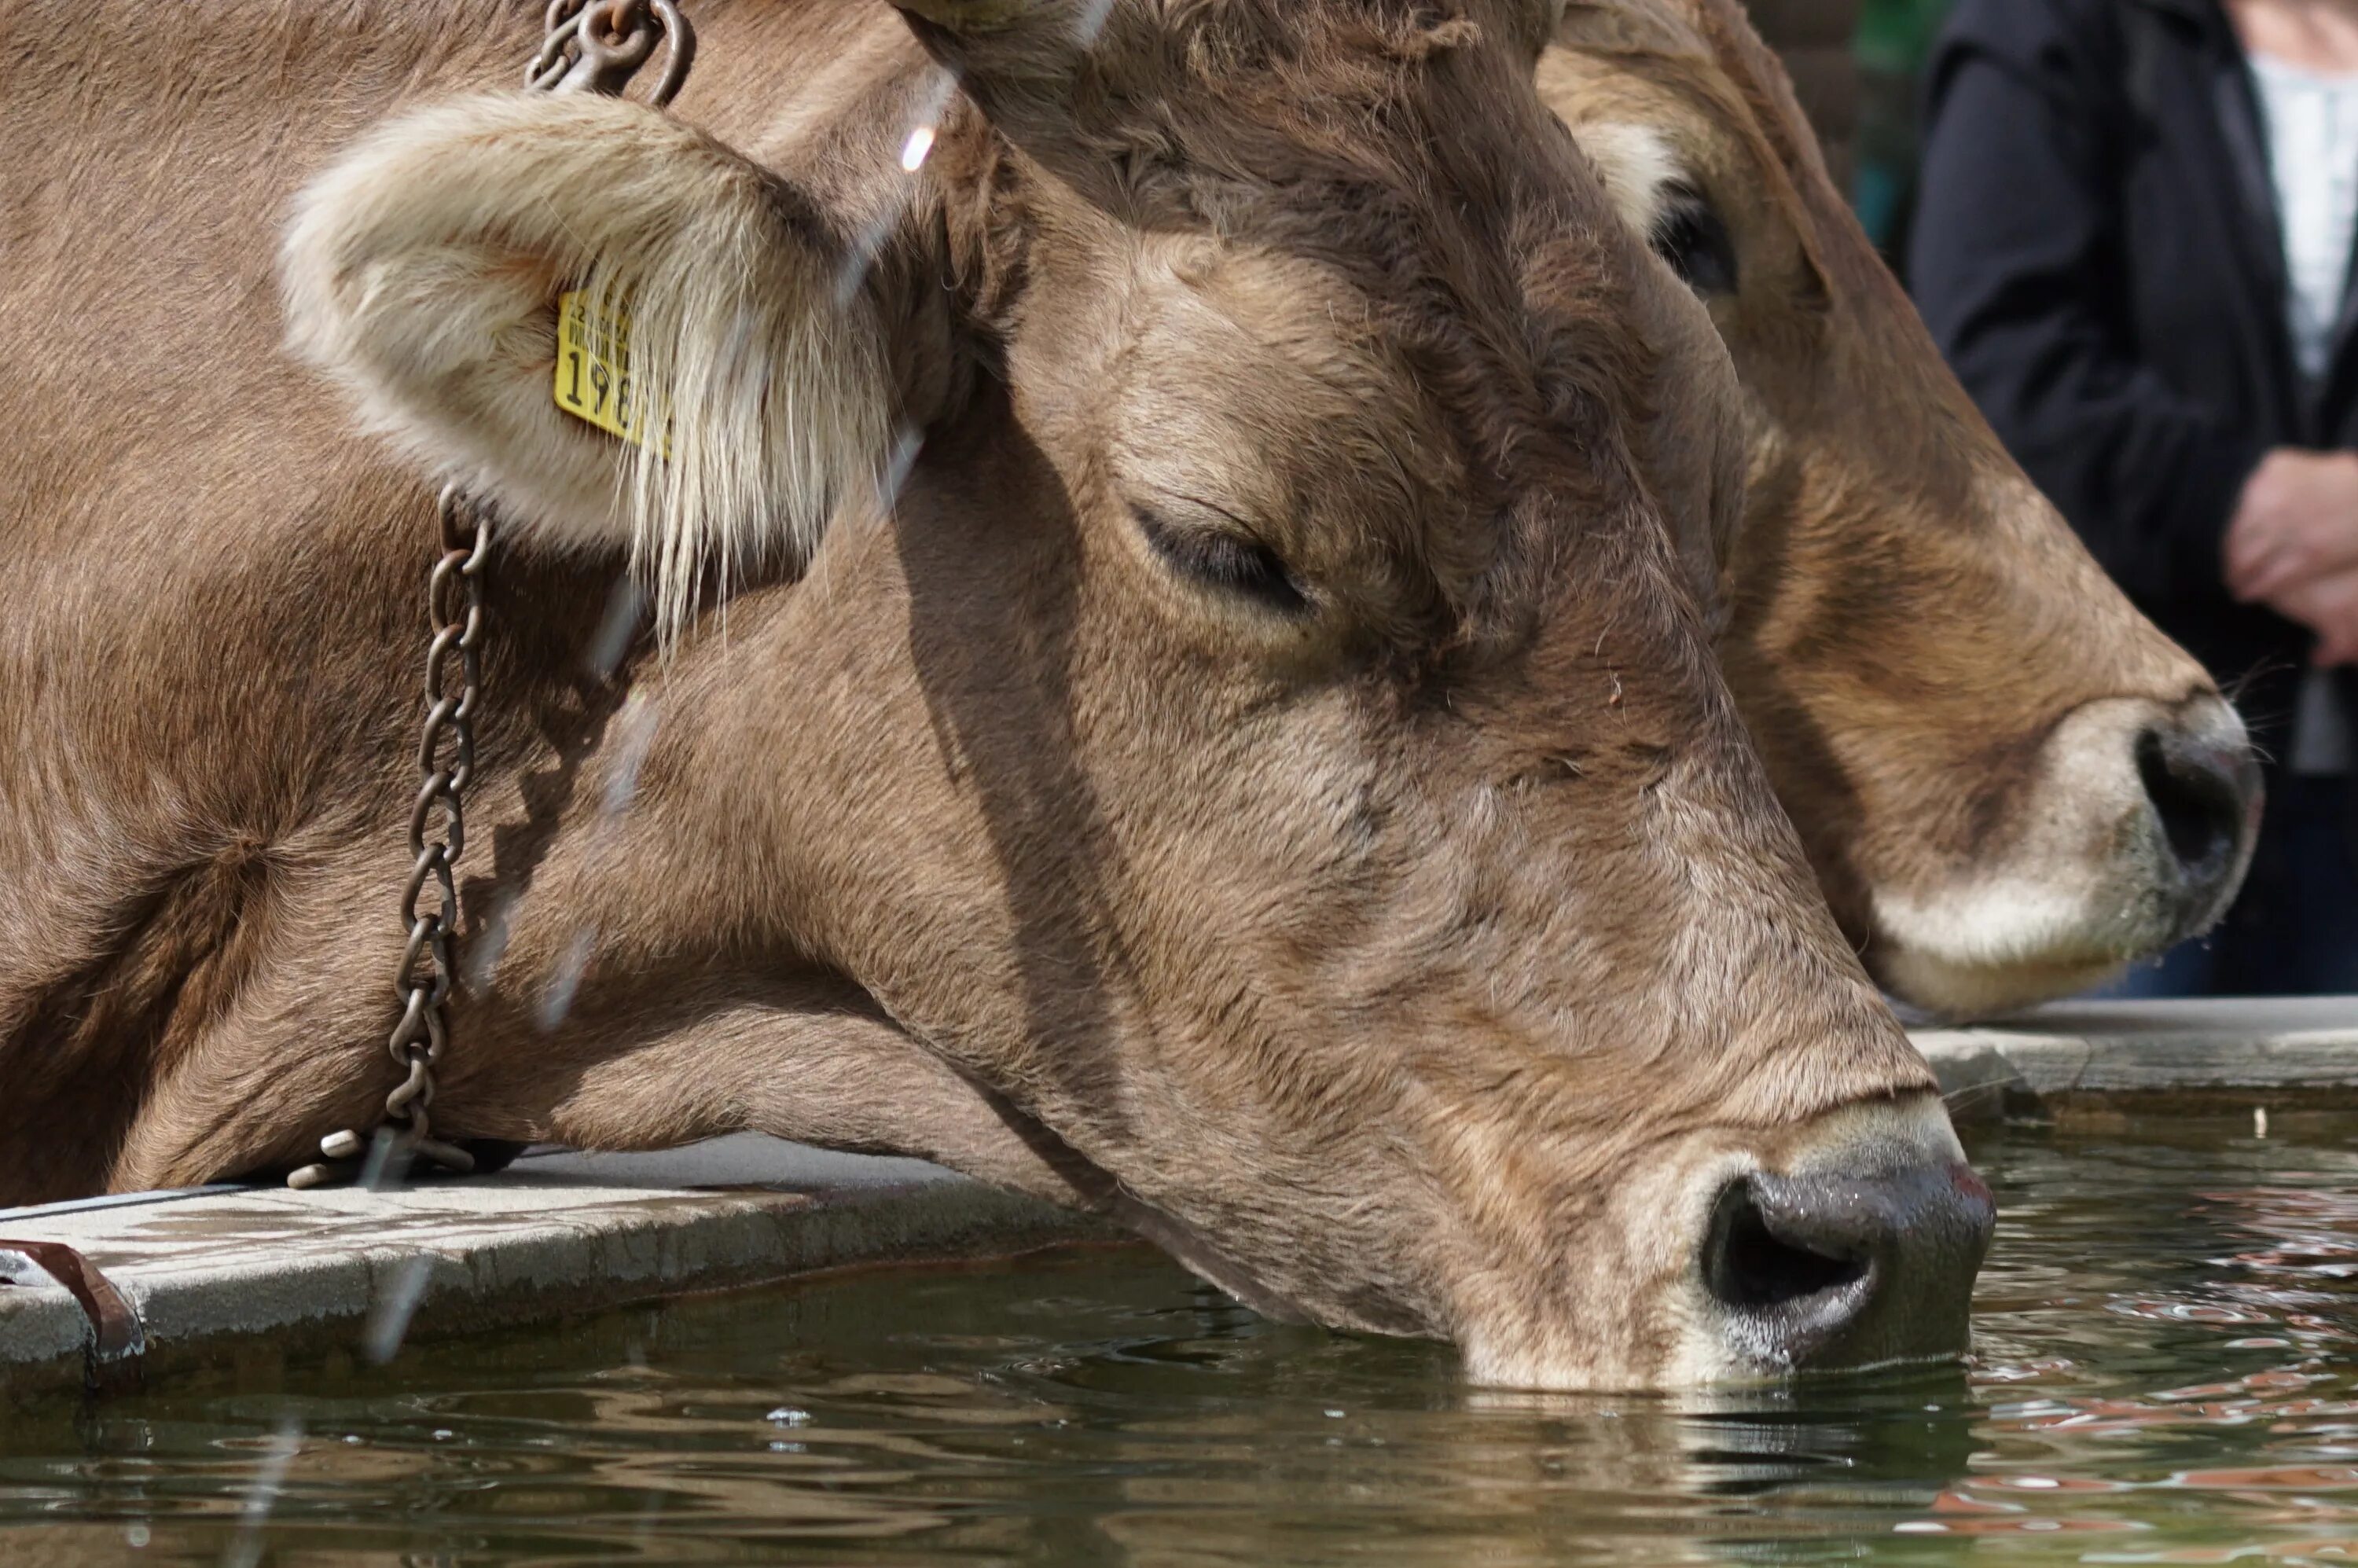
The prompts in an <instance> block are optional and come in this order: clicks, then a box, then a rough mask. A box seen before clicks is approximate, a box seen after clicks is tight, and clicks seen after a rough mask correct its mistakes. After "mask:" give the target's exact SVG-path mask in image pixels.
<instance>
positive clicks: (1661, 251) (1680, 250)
mask: <svg viewBox="0 0 2358 1568" xmlns="http://www.w3.org/2000/svg"><path fill="white" fill-rule="evenodd" d="M1662 194H1663V197H1664V199H1665V200H1664V205H1663V207H1662V211H1661V212H1660V215H1659V216H1657V217H1656V218H1655V220H1654V232H1653V233H1652V234H1651V235H1650V236H1649V237H1650V240H1651V241H1652V243H1653V246H1654V254H1657V255H1659V256H1660V257H1661V258H1662V259H1663V260H1664V261H1666V262H1668V263H1670V264H1671V271H1673V272H1675V273H1677V274H1678V275H1679V276H1681V277H1682V278H1684V279H1685V280H1686V285H1687V287H1689V288H1692V289H1693V290H1694V291H1695V292H1696V293H1697V294H1705V295H1709V294H1733V293H1735V292H1736V242H1735V241H1734V240H1732V239H1730V238H1729V237H1728V233H1727V225H1726V224H1725V223H1724V222H1721V221H1720V217H1719V214H1718V213H1716V212H1714V211H1712V207H1711V203H1710V201H1709V200H1706V199H1705V198H1704V194H1703V192H1702V191H1700V190H1697V189H1694V187H1693V186H1691V185H1672V186H1670V187H1668V188H1666V189H1664V190H1663V192H1662Z"/></svg>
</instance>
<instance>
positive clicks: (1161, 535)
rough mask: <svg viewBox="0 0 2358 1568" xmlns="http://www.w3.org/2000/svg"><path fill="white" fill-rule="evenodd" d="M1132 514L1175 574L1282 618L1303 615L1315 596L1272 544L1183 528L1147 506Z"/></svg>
mask: <svg viewBox="0 0 2358 1568" xmlns="http://www.w3.org/2000/svg"><path fill="white" fill-rule="evenodd" d="M1133 510H1134V511H1135V512H1136V514H1137V517H1138V525H1139V528H1140V529H1141V531H1142V532H1143V533H1144V534H1145V535H1146V542H1147V543H1148V544H1150V545H1152V546H1154V553H1155V554H1156V555H1158V556H1161V557H1163V560H1164V562H1165V563H1166V564H1168V565H1169V566H1170V567H1171V568H1172V569H1173V570H1174V571H1176V572H1179V573H1181V574H1183V575H1184V576H1186V577H1190V578H1193V579H1195V580H1196V581H1197V582H1200V583H1203V584H1205V585H1206V586H1207V587H1211V588H1215V589H1220V590H1222V591H1224V592H1228V593H1234V594H1239V595H1241V596H1243V597H1244V598H1247V599H1250V600H1255V601H1256V602H1258V603H1260V604H1261V605H1263V606H1265V607H1266V608H1268V609H1271V610H1274V611H1278V612H1279V613H1280V614H1282V615H1299V614H1301V613H1303V611H1306V610H1308V609H1309V608H1310V596H1309V595H1308V594H1306V593H1304V592H1303V591H1302V586H1301V584H1299V583H1297V582H1296V581H1294V579H1293V572H1292V571H1290V570H1288V569H1287V568H1286V565H1285V561H1284V559H1283V558H1282V557H1280V556H1279V555H1278V553H1277V552H1276V551H1275V550H1272V549H1271V548H1270V547H1269V546H1267V545H1264V544H1261V543H1260V542H1259V541H1257V540H1252V539H1242V538H1238V536H1237V535H1234V534H1228V533H1222V532H1219V531H1217V530H1215V529H1210V528H1194V527H1184V526H1182V525H1180V524H1174V523H1172V522H1170V521H1168V520H1167V519H1165V518H1163V517H1160V516H1157V515H1156V514H1154V513H1152V512H1150V511H1147V510H1146V509H1145V508H1143V507H1139V508H1135V509H1133Z"/></svg>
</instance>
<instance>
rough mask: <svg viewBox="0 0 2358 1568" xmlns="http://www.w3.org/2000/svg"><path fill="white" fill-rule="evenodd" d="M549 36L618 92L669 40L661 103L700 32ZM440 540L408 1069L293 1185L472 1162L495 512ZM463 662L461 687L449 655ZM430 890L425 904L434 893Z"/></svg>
mask: <svg viewBox="0 0 2358 1568" xmlns="http://www.w3.org/2000/svg"><path fill="white" fill-rule="evenodd" d="M547 23H548V36H547V38H546V40H545V41H544V42H543V43H542V45H541V48H540V53H539V55H538V56H537V57H535V59H534V61H533V64H532V69H531V70H529V71H527V72H526V73H525V81H526V83H527V85H529V86H531V87H533V88H535V89H537V90H539V91H542V92H594V93H600V94H607V95H613V94H618V93H620V92H622V90H623V88H625V87H627V86H628V85H629V84H630V81H631V78H632V77H633V74H635V73H636V72H637V70H639V68H640V67H642V66H644V65H645V64H646V62H647V61H648V60H650V59H653V58H654V52H655V48H656V46H657V45H658V44H662V45H665V46H666V54H667V58H666V59H665V62H664V71H663V74H662V75H661V76H660V77H658V78H657V79H656V81H655V85H654V91H653V92H651V93H649V95H648V99H649V102H650V103H653V104H654V106H655V107H656V108H658V109H660V108H662V107H663V106H665V104H667V103H670V102H671V101H672V99H673V98H674V97H675V96H676V95H677V94H678V92H679V89H680V86H681V84H682V83H683V82H685V81H687V70H688V67H689V66H690V65H692V64H694V63H695V60H696V31H695V29H694V28H692V27H689V26H688V23H687V17H685V16H681V15H680V13H679V7H678V5H676V4H675V3H674V0H549V6H548V13H547ZM438 517H439V524H440V529H441V536H442V553H441V555H440V557H438V559H437V560H436V561H435V563H434V570H433V572H432V573H431V574H430V575H429V576H428V577H427V581H426V617H427V624H428V625H429V626H431V627H432V628H433V633H434V635H433V640H432V641H431V642H430V643H427V649H426V724H425V728H424V730H423V732H422V733H421V734H420V736H419V737H418V742H417V772H418V776H419V779H420V781H421V782H420V784H419V787H418V791H417V800H416V805H414V806H411V807H410V811H409V858H410V863H409V879H408V881H406V882H405V883H403V884H402V890H401V924H402V930H403V931H404V932H405V933H406V936H407V946H405V947H404V948H403V950H402V955H401V966H400V968H398V969H396V970H395V975H394V994H395V997H396V998H397V999H398V1000H399V1001H400V1002H401V1021H400V1022H398V1023H396V1024H395V1025H394V1028H393V1034H392V1036H391V1037H390V1038H389V1039H388V1040H387V1041H386V1043H385V1049H386V1050H387V1051H388V1052H389V1053H390V1054H392V1056H393V1061H394V1065H395V1066H397V1067H399V1068H400V1069H401V1070H402V1075H403V1076H402V1081H401V1083H400V1084H399V1085H398V1086H397V1087H395V1089H394V1091H393V1092H392V1093H391V1094H389V1095H387V1096H386V1097H385V1100H384V1123H383V1125H381V1126H380V1127H379V1128H378V1129H377V1130H376V1132H375V1134H374V1136H373V1139H363V1138H362V1136H361V1134H360V1133H358V1132H356V1131H353V1130H350V1129H346V1130H343V1131H340V1132H333V1133H330V1134H329V1135H328V1136H327V1137H325V1138H323V1139H321V1140H320V1141H319V1152H320V1153H321V1154H322V1155H324V1156H326V1159H325V1160H324V1161H323V1162H321V1163H319V1164H313V1165H306V1166H304V1167H303V1168H302V1169H300V1170H298V1171H297V1172H295V1173H293V1174H292V1175H290V1176H288V1177H287V1184H288V1185H289V1186H294V1187H318V1186H325V1185H327V1184H330V1183H332V1182H337V1181H341V1180H343V1179H345V1178H347V1177H349V1176H351V1175H352V1174H354V1173H356V1172H357V1170H358V1166H357V1162H359V1161H360V1160H361V1159H362V1156H363V1155H365V1156H367V1158H368V1162H369V1163H368V1168H367V1172H366V1176H367V1179H369V1180H371V1181H372V1182H373V1181H374V1180H375V1179H377V1178H378V1177H379V1176H380V1175H382V1174H388V1173H389V1174H390V1175H391V1176H392V1177H393V1178H394V1179H396V1180H397V1179H398V1178H399V1175H400V1173H401V1172H402V1171H403V1170H406V1167H407V1166H408V1165H409V1164H410V1163H411V1162H415V1161H418V1160H424V1161H426V1162H427V1163H429V1164H432V1165H437V1166H439V1167H441V1168H443V1169H445V1170H449V1171H457V1172H461V1173H463V1172H467V1171H471V1170H473V1169H474V1168H475V1159H474V1156H473V1155H471V1154H470V1153H469V1152H467V1151H466V1150H464V1149H461V1148H460V1147H459V1146H458V1145H456V1144H453V1143H446V1142H444V1141H441V1140H439V1139H438V1138H436V1137H435V1136H434V1124H433V1120H432V1111H433V1107H434V1069H435V1067H436V1066H437V1065H439V1064H440V1062H441V1060H442V1054H443V1051H444V1049H445V1048H446V1047H447V1046H448V1045H449V1042H450V1025H449V1011H448V1010H449V1000H450V992H451V990H452V989H454V988H455V987H456V986H457V984H458V978H459V963H458V950H457V949H458V932H459V886H458V879H457V874H456V873H457V867H458V864H459V857H460V855H461V854H463V853H465V851H466V848H467V816H466V804H465V801H466V792H467V785H468V784H470V783H471V781H472V780H473V778H474V774H475V715H476V712H477V710H478V708H480V706H481V700H482V677H483V669H482V645H483V627H484V621H483V568H484V566H485V564H486V563H487V562H488V561H489V560H490V558H491V550H492V520H491V518H490V517H489V516H488V515H487V514H484V513H483V511H482V510H481V508H480V507H478V506H476V505H475V504H474V503H471V502H470V501H469V500H468V499H467V497H466V496H465V495H464V494H462V493H460V490H459V488H458V487H457V486H456V485H452V486H449V487H447V488H446V489H444V491H443V492H442V498H441V501H440V503H439V505H438ZM454 659H455V661H456V673H457V676H458V679H457V682H456V684H455V690H454V687H453V682H452V679H451V676H452V673H453V672H452V662H453V660H454ZM428 892H431V893H432V895H433V896H432V900H431V902H430V903H428V904H427V907H424V908H420V907H419V905H420V903H421V901H425V900H426V899H427V894H428Z"/></svg>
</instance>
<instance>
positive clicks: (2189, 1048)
mask: <svg viewBox="0 0 2358 1568" xmlns="http://www.w3.org/2000/svg"><path fill="white" fill-rule="evenodd" d="M1916 1038H1917V1042H1918V1044H1920V1046H1921V1047H1922V1048H1923V1050H1924V1052H1925V1054H1926V1055H1927V1056H1928V1057H1929V1058H1930V1059H1931V1062H1932V1065H1933V1067H1934V1070H1935V1071H1936V1072H1937V1073H1938V1074H1939V1076H1940V1078H1941V1083H1942V1088H1943V1090H1944V1091H1946V1092H1947V1093H1948V1095H1949V1096H1950V1102H1951V1105H1952V1108H1954V1109H1955V1110H1956V1111H1957V1112H1958V1114H1960V1115H1962V1116H1968V1117H1971V1116H1985V1117H1986V1116H1996V1115H2001V1114H2007V1113H2018V1112H2023V1111H2037V1112H2042V1113H2050V1114H2063V1115H2085V1114H2089V1113H2090V1112H2091V1110H2092V1108H2093V1110H2094V1112H2095V1113H2096V1114H2102V1115H2106V1116H2123V1115H2132V1114H2136V1113H2138V1112H2143V1111H2148V1110H2149V1111H2156V1112H2159V1111H2167V1110H2177V1109H2220V1108H2249V1107H2252V1106H2255V1105H2265V1106H2267V1107H2270V1108H2284V1109H2300V1108H2336V1107H2344V1106H2353V1105H2358V997H2340V998H2331V999H2324V1000H2309V1001H2200V1002H2167V1003H2150V1002H2144V1003H2140V1002H2112V1003H2097V1004H2090V1003H2074V1004H2071V1005H2067V1006H2059V1007H2053V1008H2047V1009H2042V1010H2039V1011H2035V1012H2032V1013H2028V1014H2026V1015H2024V1016H2023V1017H2020V1018H2017V1019H2013V1020H2009V1021H2006V1022H2002V1023H1998V1024H1993V1025H1987V1026H1980V1027H1975V1028H1971V1029H1936V1030H1925V1031H1920V1032H1919V1033H1918V1034H1917V1036H1916ZM1120 1234H1121V1233H1120V1232H1118V1231H1116V1230H1114V1229H1113V1228H1112V1227H1109V1226H1106V1225H1104V1224H1102V1223H1101V1222H1098V1221H1094V1220H1089V1219H1085V1218H1082V1217H1078V1216H1075V1215H1070V1214H1065V1213H1062V1212H1060V1211H1057V1210H1055V1209H1052V1208H1049V1207H1047V1206H1044V1205H1040V1204H1036V1203H1033V1202H1031V1201H1029V1200H1026V1199H1022V1198H1016V1197H1011V1196H1009V1195H1005V1194H1001V1193H997V1192H993V1191H991V1190H990V1189H989V1188H986V1187H982V1186H979V1185H977V1184H974V1183H971V1182H968V1181H964V1180H962V1179H960V1178H958V1177H956V1176H953V1175H951V1174H950V1173H947V1172H946V1171H942V1170H940V1169H938V1168H936V1167H935V1166H931V1165H926V1164H924V1163H921V1162H916V1161H911V1160H873V1159H862V1158H859V1157H857V1156H851V1155H840V1154H827V1153H823V1152H819V1151H817V1150H812V1149H805V1148H801V1147H798V1146H796V1145H794V1144H787V1143H779V1142H775V1141H770V1140H767V1139H759V1138H734V1139H723V1140H720V1141H717V1142H713V1143H708V1144H702V1145H698V1146H697V1147H695V1148H691V1149H681V1150H673V1151H670V1152H665V1153H659V1154H607V1155H579V1154H549V1155H540V1156H529V1155H528V1156H526V1157H525V1159H524V1160H522V1161H519V1162H517V1164H516V1165H515V1166H514V1168H512V1169H511V1170H508V1171H506V1172H503V1173H500V1174H499V1175H496V1176H492V1177H486V1178H482V1179H480V1180H469V1181H460V1182H442V1183H427V1184H420V1185H417V1186H415V1187H411V1188H408V1189H406V1190H403V1191H399V1192H392V1193H367V1192H360V1191H352V1190H342V1191H329V1192H318V1193H291V1192H287V1191H285V1190H283V1189H276V1188H272V1189H248V1188H210V1189H205V1190H202V1191H200V1192H195V1193H184V1194H146V1195H136V1196H133V1197H127V1198H110V1199H102V1200H97V1201H94V1202H90V1203H81V1204H58V1205H51V1206H47V1207H42V1208H30V1209H16V1210H7V1211H0V1237H5V1238H14V1239H17V1240H31V1241H49V1242H61V1243H63V1244H65V1245H66V1246H69V1247H71V1248H73V1249H76V1250H78V1251H79V1252H81V1254H82V1256H83V1257H84V1258H86V1259H87V1260H89V1261H90V1262H92V1263H93V1264H95V1265H96V1266H97V1267H98V1268H99V1269H100V1270H101V1271H103V1272H104V1273H105V1274H106V1275H107V1276H108V1277H109V1278H111V1279H112V1280H113V1281H114V1283H115V1284H116V1285H117V1286H118V1287H119V1288H120V1289H121V1291H122V1292H123V1294H124V1297H125V1298H126V1299H127V1300H128V1301H129V1303H130V1304H131V1305H132V1307H133V1309H134V1310H135V1314H136V1315H137V1317H138V1318H139V1320H140V1323H141V1325H142V1326H143V1327H144V1329H145V1334H146V1354H145V1356H144V1357H143V1358H142V1362H141V1367H142V1370H143V1373H144V1375H145V1376H146V1377H149V1378H155V1377H158V1376H163V1375H167V1374H170V1373H173V1372H176V1371H182V1370H187V1369H189V1368H202V1367H214V1368H236V1370H237V1374H238V1375H239V1376H241V1377H243V1376H245V1375H247V1374H248V1373H249V1372H251V1371H253V1370H254V1368H253V1365H252V1364H253V1362H254V1360H256V1359H257V1358H259V1359H265V1360H270V1361H277V1360H283V1359H285V1358H287V1357H311V1356H319V1355H330V1356H352V1355H356V1356H360V1357H376V1358H383V1357H384V1356H386V1355H389V1354H391V1352H392V1350H393V1349H394V1348H395V1346H398V1345H400V1344H401V1343H403V1342H405V1341H406V1340H407V1339H413V1338H428V1339H430V1338H434V1337H438V1336H449V1335H454V1334H460V1333H464V1332H468V1331H471V1330H475V1329H480V1328H483V1327H488V1326H492V1325H503V1324H517V1323H525V1322H532V1321H535V1320H546V1319H551V1318H557V1317H561V1316H563V1315H564V1314H568V1313H572V1312H580V1311H589V1310H594V1309H598V1308H601V1307H609V1306H613V1305H617V1304H620V1303H625V1302H630V1301H638V1300H645V1299H649V1298H653V1297H660V1296H669V1295H677V1294H682V1293H686V1292H695V1291H707V1290H717V1289H723V1288H727V1287H730V1286H736V1285H748V1284H758V1283H763V1282H768V1281H777V1280H783V1279H786V1278H790V1277H793V1276H795V1275H799V1274H806V1273H810V1272H813V1271H818V1270H823V1269H831V1268H840V1267H845V1266H849V1265H856V1264H869V1263H890V1262H938V1261H946V1260H961V1259H974V1258H984V1257H994V1256H1006V1255H1009V1254H1011V1253H1016V1252H1021V1251H1025V1250H1029V1249H1034V1248H1039V1247H1045V1246H1053V1245H1057V1244H1061V1243H1069V1242H1074V1241H1081V1240H1093V1239H1095V1240H1102V1239H1112V1238H1119V1237H1120ZM0 1278H5V1274H0ZM89 1340H90V1335H89V1330H88V1326H87V1324H86V1321H85V1319H84V1316H83V1314H82V1310H81V1307H80V1306H79V1305H78V1304H77V1303H76V1302H75V1300H74V1298H73V1297H72V1296H71V1295H70V1294H69V1293H68V1292H66V1291H64V1290H62V1289H59V1288H58V1287H57V1286H55V1285H54V1284H51V1283H49V1282H48V1281H45V1280H43V1279H41V1278H40V1277H38V1276H35V1275H26V1276H23V1282H18V1283H14V1284H5V1285H0V1397H5V1399H6V1400H11V1401H13V1400H26V1399H36V1398H48V1397H55V1396H57V1395H58V1394H59V1393H62V1392H69V1391H71V1390H77V1389H79V1388H80V1387H81V1383H82V1379H83V1373H84V1370H85V1348H84V1347H85V1346H86V1345H87V1344H88V1343H89Z"/></svg>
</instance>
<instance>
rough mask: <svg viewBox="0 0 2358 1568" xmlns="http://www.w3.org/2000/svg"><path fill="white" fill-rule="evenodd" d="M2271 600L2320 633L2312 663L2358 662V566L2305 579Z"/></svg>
mask: <svg viewBox="0 0 2358 1568" xmlns="http://www.w3.org/2000/svg"><path fill="white" fill-rule="evenodd" d="M2267 603H2268V607H2269V608H2270V609H2272V610H2274V611H2276V612H2277V614H2279V615H2282V616H2286V617H2288V619H2290V620H2294V621H2298V622H2300V623H2301V624H2302V625H2304V626H2306V627H2308V628H2309V630H2310V631H2312V632H2314V633H2317V651H2316V652H2315V653H2314V654H2311V655H2310V662H2311V663H2312V664H2315V665H2318V666H2319V667H2320V668H2324V667H2326V666H2328V665H2358V568H2352V569H2349V570H2345V571H2339V572H2332V573H2329V574H2328V575H2326V576H2324V577H2312V578H2308V579H2303V580H2302V581H2300V582H2298V583H2295V584H2294V585H2293V586H2292V587H2290V588H2288V589H2283V590H2282V591H2280V592H2278V593H2276V594H2274V595H2272V596H2270V598H2269V599H2268V600H2267Z"/></svg>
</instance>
